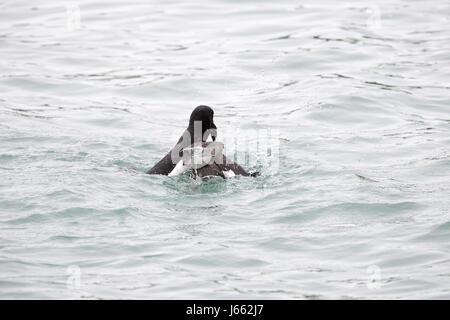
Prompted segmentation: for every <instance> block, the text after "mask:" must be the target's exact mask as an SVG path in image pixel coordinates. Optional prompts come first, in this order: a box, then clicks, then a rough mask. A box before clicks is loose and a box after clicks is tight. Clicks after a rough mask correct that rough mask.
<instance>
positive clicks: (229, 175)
mask: <svg viewBox="0 0 450 320" xmlns="http://www.w3.org/2000/svg"><path fill="white" fill-rule="evenodd" d="M222 173H223V175H224V176H225V178H233V177H235V176H236V174H235V173H234V171H233V170H228V171H222Z"/></svg>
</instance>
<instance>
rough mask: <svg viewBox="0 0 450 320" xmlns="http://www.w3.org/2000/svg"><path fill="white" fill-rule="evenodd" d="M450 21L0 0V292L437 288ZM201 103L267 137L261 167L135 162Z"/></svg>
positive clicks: (288, 293) (402, 12) (407, 5)
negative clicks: (250, 172) (156, 169)
mask: <svg viewBox="0 0 450 320" xmlns="http://www.w3.org/2000/svg"><path fill="white" fill-rule="evenodd" d="M449 25H450V4H449V2H448V1H443V0H442V1H433V2H429V1H373V2H367V1H356V2H355V1H347V2H342V3H337V2H335V1H256V0H255V1H250V0H248V1H220V0H214V1H207V2H206V1H189V2H186V1H133V0H131V1H118V0H116V1H93V0H80V1H75V2H67V3H66V2H61V1H47V0H44V1H39V2H36V3H31V2H30V1H1V2H0V92H1V95H0V298H3V299H6V298H19V299H25V298H50V299H55V298H64V299H65V298H69V299H70V298H75V299H78V298H150V299H157V298H168V299H172V298H194V299H196V298H206V299H213V298H234V299H243V298H268V299H287V298H294V299H303V298H306V299H311V298H320V299H329V298H338V299H341V298H365V299H372V298H382V299H384V298H401V299H404V298H447V299H448V298H450V291H449V290H450V273H449V270H450V254H449V253H450V250H449V249H450V245H449V242H450V212H449V207H450V201H449V198H450V197H449V194H450V170H449V169H450V148H449V147H450V138H449V137H450V134H449V133H450V112H449V111H450V110H449V107H450V83H449V82H450V81H449V79H450V28H449ZM199 104H207V105H210V106H212V107H213V108H214V110H215V122H216V124H217V126H218V128H219V140H220V138H221V137H224V135H222V136H221V132H222V133H223V132H228V135H231V137H232V135H233V132H239V134H243V135H245V134H246V133H248V132H251V131H254V130H266V129H271V130H273V131H274V132H275V131H276V132H278V134H279V154H278V156H279V166H278V168H273V167H270V166H264V165H261V166H259V167H258V168H259V169H260V170H261V172H262V175H261V176H260V177H258V178H255V179H250V178H242V177H241V178H234V179H229V180H226V181H224V180H221V179H212V180H210V181H207V182H197V181H193V180H190V179H189V178H188V177H186V176H181V177H174V178H169V177H163V176H149V175H146V174H145V171H146V170H147V169H149V168H150V167H151V166H152V165H153V164H154V163H155V162H156V161H158V160H159V159H160V158H161V157H162V156H163V155H164V154H165V153H166V152H167V151H168V149H169V148H171V147H172V146H173V144H174V143H175V142H176V139H177V138H178V136H179V135H180V134H181V133H182V131H183V129H184V128H185V126H186V124H187V120H188V117H189V114H190V112H191V111H192V109H193V108H194V107H195V106H197V105H199ZM239 152H244V156H248V154H247V155H246V154H245V151H240V150H238V153H239ZM260 160H262V162H264V157H260ZM246 168H248V169H252V168H249V167H248V166H246ZM253 169H254V168H253Z"/></svg>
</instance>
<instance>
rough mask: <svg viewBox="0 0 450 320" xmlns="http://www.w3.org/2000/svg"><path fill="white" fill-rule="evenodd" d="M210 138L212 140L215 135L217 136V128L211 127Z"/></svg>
mask: <svg viewBox="0 0 450 320" xmlns="http://www.w3.org/2000/svg"><path fill="white" fill-rule="evenodd" d="M210 132H211V139H212V141H216V137H217V129H211V131H210Z"/></svg>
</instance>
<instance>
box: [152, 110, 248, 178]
mask: <svg viewBox="0 0 450 320" xmlns="http://www.w3.org/2000/svg"><path fill="white" fill-rule="evenodd" d="M213 118H214V111H213V110H212V109H211V108H210V107H208V106H198V107H197V108H195V109H194V111H192V113H191V117H190V118H189V125H188V127H187V128H186V130H185V131H184V133H183V135H182V136H181V137H180V139H178V142H177V144H176V145H175V146H174V147H173V148H172V149H171V150H170V151H169V152H168V153H167V154H166V155H165V156H164V158H162V159H161V160H160V161H159V162H158V163H156V164H155V165H154V166H153V168H151V169H150V170H149V171H147V173H148V174H162V175H168V176H176V175H179V174H181V173H183V172H186V171H188V170H189V171H191V177H194V178H195V177H207V176H220V177H222V178H229V177H233V176H235V175H242V176H255V175H257V173H254V174H249V173H247V172H246V171H245V170H244V169H243V168H242V167H241V166H240V165H238V164H237V163H235V162H233V161H232V160H230V159H229V158H227V157H226V156H225V155H224V154H223V153H222V150H223V147H224V146H223V144H222V143H220V142H216V141H215V140H216V137H217V127H216V125H215V124H214V119H213ZM210 135H211V138H212V140H213V142H206V140H207V139H208V137H209V136H210Z"/></svg>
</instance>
